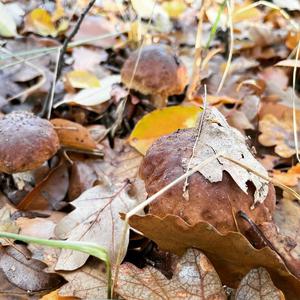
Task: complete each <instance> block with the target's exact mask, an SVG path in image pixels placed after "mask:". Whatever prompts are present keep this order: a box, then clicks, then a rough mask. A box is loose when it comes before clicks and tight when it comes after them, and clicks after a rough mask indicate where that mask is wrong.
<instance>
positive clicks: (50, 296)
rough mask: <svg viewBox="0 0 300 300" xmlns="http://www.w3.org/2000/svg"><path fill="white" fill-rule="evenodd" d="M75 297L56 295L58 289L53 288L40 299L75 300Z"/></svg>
mask: <svg viewBox="0 0 300 300" xmlns="http://www.w3.org/2000/svg"><path fill="white" fill-rule="evenodd" d="M76 299H78V298H77V297H63V296H60V295H58V290H55V291H53V292H51V293H49V294H47V295H45V296H43V297H42V298H41V299H40V300H76Z"/></svg>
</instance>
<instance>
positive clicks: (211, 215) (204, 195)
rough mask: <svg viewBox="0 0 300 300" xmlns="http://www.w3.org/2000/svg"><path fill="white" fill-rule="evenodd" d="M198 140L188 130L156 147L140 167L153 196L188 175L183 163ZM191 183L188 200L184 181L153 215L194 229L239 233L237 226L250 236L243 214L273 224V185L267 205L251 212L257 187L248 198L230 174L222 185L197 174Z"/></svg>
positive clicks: (156, 205)
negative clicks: (207, 226) (208, 226)
mask: <svg viewBox="0 0 300 300" xmlns="http://www.w3.org/2000/svg"><path fill="white" fill-rule="evenodd" d="M195 137H196V132H195V129H184V130H179V131H177V132H175V133H173V134H171V135H168V136H164V137H161V138H160V139H159V140H157V141H156V142H154V143H153V145H152V146H151V147H150V149H149V150H148V152H147V154H146V156H145V157H144V160H143V162H142V164H141V167H140V175H141V178H142V179H143V180H144V182H145V187H146V190H147V192H148V194H149V195H153V194H155V193H156V192H158V191H160V190H161V189H162V188H163V187H165V186H166V185H168V184H169V183H171V182H172V181H173V180H175V179H176V178H178V177H179V176H181V175H183V174H184V173H185V170H184V168H183V167H182V161H183V159H186V158H189V157H190V156H191V154H192V149H193V145H194V143H195ZM188 183H189V185H188V191H189V199H188V200H186V199H185V198H184V196H183V185H184V181H182V182H181V183H179V184H177V185H176V186H174V187H173V188H171V189H170V190H169V191H167V192H166V193H164V194H163V195H162V196H160V197H159V198H158V199H157V200H156V201H154V202H152V203H151V204H150V208H149V213H151V214H153V215H156V216H158V217H161V218H163V217H165V216H166V215H168V214H171V215H176V216H179V217H181V218H182V219H183V220H185V221H186V222H187V223H189V224H191V225H194V224H197V223H199V222H200V221H205V222H208V223H210V224H211V225H213V226H214V227H215V228H217V229H218V230H219V231H220V232H221V233H227V232H228V231H237V226H236V222H237V223H238V225H239V229H240V230H241V232H244V233H246V232H247V231H248V230H249V229H250V228H249V224H248V223H246V222H245V221H244V220H242V219H241V218H240V217H239V216H237V215H236V213H237V212H238V211H240V210H242V211H244V212H245V213H246V214H247V215H248V216H249V217H250V218H251V219H252V220H253V221H254V222H255V223H256V224H257V225H259V224H262V223H264V222H269V221H271V220H272V213H273V211H274V209H275V201H276V199H275V190H274V187H273V185H272V184H270V185H269V193H268V195H267V197H266V199H265V201H264V202H263V203H260V204H259V205H258V206H257V207H256V208H255V209H253V210H251V209H250V207H251V206H252V204H253V201H254V186H249V190H248V194H246V193H244V192H243V191H242V190H241V189H240V188H239V187H238V185H237V184H236V183H235V182H234V180H233V179H232V178H231V176H230V175H229V174H228V173H226V172H224V173H223V179H222V181H220V182H214V183H211V182H210V181H208V180H207V179H206V178H205V177H204V176H202V175H201V174H200V173H199V172H197V173H194V174H193V175H192V176H190V177H189V181H188Z"/></svg>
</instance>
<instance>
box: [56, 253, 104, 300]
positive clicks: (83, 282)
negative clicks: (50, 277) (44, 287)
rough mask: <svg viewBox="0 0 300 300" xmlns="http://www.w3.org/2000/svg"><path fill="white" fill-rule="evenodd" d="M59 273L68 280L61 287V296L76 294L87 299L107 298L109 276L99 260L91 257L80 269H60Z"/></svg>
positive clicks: (75, 295)
mask: <svg viewBox="0 0 300 300" xmlns="http://www.w3.org/2000/svg"><path fill="white" fill-rule="evenodd" d="M59 274H60V275H62V276H63V277H64V278H65V279H66V280H67V281H68V282H67V283H66V284H65V285H63V286H62V287H61V288H60V289H59V291H58V295H59V297H65V296H74V297H78V298H80V299H85V300H94V299H106V298H107V276H106V273H105V268H104V265H103V263H102V262H100V261H99V260H95V259H94V258H91V259H89V260H88V262H87V263H86V264H85V265H84V266H83V267H81V268H80V269H78V270H76V271H73V272H63V271H60V272H59ZM63 299H65V298H62V300H63Z"/></svg>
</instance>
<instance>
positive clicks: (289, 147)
mask: <svg viewBox="0 0 300 300" xmlns="http://www.w3.org/2000/svg"><path fill="white" fill-rule="evenodd" d="M297 122H298V123H299V120H297ZM298 127H299V124H298ZM259 130H260V131H261V134H260V136H259V137H258V140H259V142H260V143H261V144H262V145H264V146H267V147H272V146H275V152H276V153H277V154H278V155H280V156H281V157H291V156H293V155H294V154H295V153H296V150H295V143H294V131H293V120H292V119H291V118H290V117H289V116H288V115H287V114H285V115H284V117H283V118H282V119H280V120H279V119H277V118H276V117H275V116H274V115H271V114H268V115H265V116H264V117H263V118H262V119H261V120H260V121H259ZM297 134H299V133H297Z"/></svg>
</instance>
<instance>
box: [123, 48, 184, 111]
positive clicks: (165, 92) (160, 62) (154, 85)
mask: <svg viewBox="0 0 300 300" xmlns="http://www.w3.org/2000/svg"><path fill="white" fill-rule="evenodd" d="M139 51H140V50H139V49H138V50H136V51H134V52H132V53H131V55H130V56H129V57H128V59H127V60H126V62H125V64H124V65H123V67H122V70H121V77H122V82H123V83H124V84H125V85H126V86H127V87H128V88H130V89H133V90H136V91H138V92H140V93H142V94H144V95H150V96H151V100H152V102H153V104H154V105H155V106H156V107H163V106H165V105H166V103H167V100H168V97H169V96H171V95H179V94H181V93H182V92H183V91H184V88H185V86H186V85H187V82H188V76H187V70H186V67H185V66H184V65H183V63H182V62H181V60H180V59H179V58H178V57H177V56H176V55H175V54H174V53H173V51H172V49H171V48H170V47H168V46H166V45H159V44H154V45H150V46H145V47H144V48H143V49H142V51H141V54H140V59H139V62H138V65H137V68H136V70H135V66H136V62H137V59H138V58H139ZM134 71H135V74H134V77H133V79H132V76H133V73H134ZM131 80H132V82H131Z"/></svg>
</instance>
